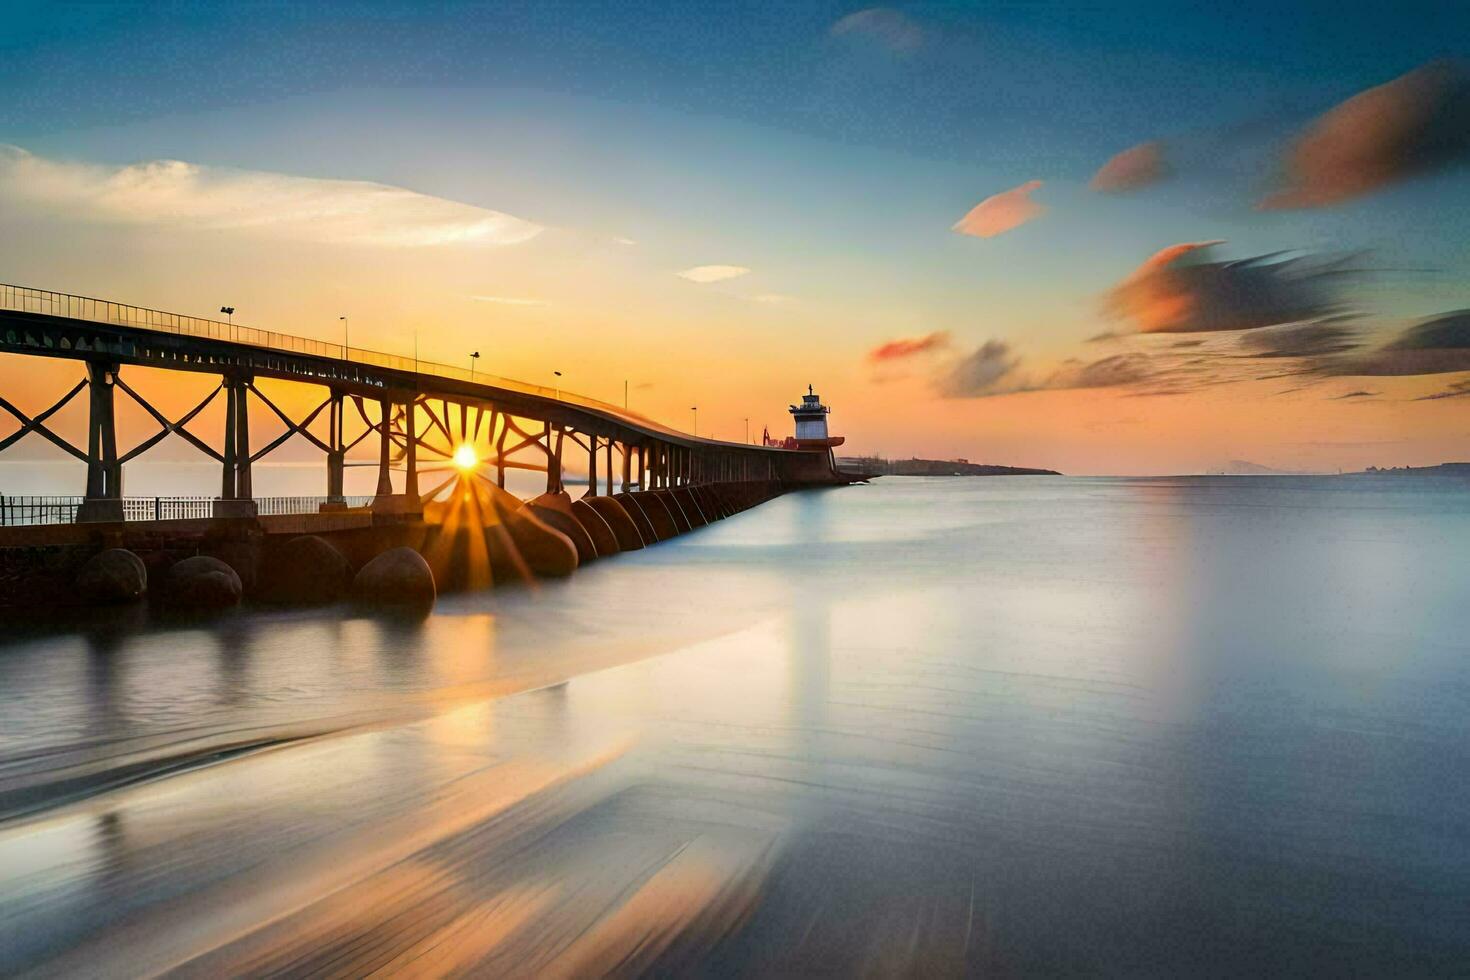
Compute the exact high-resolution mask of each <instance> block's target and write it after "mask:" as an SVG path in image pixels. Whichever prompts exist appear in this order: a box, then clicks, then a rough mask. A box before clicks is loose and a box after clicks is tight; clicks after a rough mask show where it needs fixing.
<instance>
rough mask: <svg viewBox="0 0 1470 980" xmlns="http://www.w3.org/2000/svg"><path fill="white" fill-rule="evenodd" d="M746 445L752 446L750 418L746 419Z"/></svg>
mask: <svg viewBox="0 0 1470 980" xmlns="http://www.w3.org/2000/svg"><path fill="white" fill-rule="evenodd" d="M745 444H746V445H747V446H748V445H750V416H746V418H745Z"/></svg>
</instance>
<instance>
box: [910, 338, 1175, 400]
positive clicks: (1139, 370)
mask: <svg viewBox="0 0 1470 980" xmlns="http://www.w3.org/2000/svg"><path fill="white" fill-rule="evenodd" d="M1155 376H1156V370H1155V366H1154V364H1153V362H1152V359H1151V358H1150V357H1149V356H1148V355H1146V354H1142V353H1139V352H1136V351H1130V352H1127V353H1123V354H1114V355H1112V356H1110V357H1104V358H1099V359H1097V360H1094V361H1071V362H1068V363H1066V364H1063V365H1061V366H1060V367H1058V368H1056V369H1055V370H1052V371H1050V372H1044V373H1036V372H1032V371H1028V370H1027V369H1026V368H1025V366H1024V363H1023V361H1022V359H1021V357H1020V356H1019V355H1017V354H1016V353H1015V352H1014V351H1013V350H1012V349H1011V346H1010V345H1009V344H1008V343H1006V342H1005V341H1003V340H988V341H986V342H985V343H984V344H981V345H980V346H979V347H977V348H976V349H975V350H974V351H972V352H971V353H969V354H966V355H964V356H963V357H960V358H958V359H957V360H955V361H954V362H953V363H951V364H950V365H949V366H948V367H947V368H946V369H945V370H944V371H943V372H942V373H941V374H940V375H939V376H938V377H937V378H936V380H935V389H936V390H937V391H938V393H939V394H940V395H941V396H943V397H945V398H989V397H993V396H996V395H1014V394H1020V393H1022V392H1028V391H1065V390H1072V389H1078V388H1116V387H1121V386H1124V385H1136V384H1139V383H1141V382H1144V381H1148V380H1150V379H1152V378H1154V377H1155Z"/></svg>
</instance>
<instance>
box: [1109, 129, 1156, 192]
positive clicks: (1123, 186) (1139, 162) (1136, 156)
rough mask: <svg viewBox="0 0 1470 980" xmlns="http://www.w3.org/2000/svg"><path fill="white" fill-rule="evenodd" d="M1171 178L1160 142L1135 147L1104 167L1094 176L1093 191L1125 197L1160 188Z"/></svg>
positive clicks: (1140, 144) (1120, 154) (1114, 158)
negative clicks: (1157, 184) (1162, 182)
mask: <svg viewBox="0 0 1470 980" xmlns="http://www.w3.org/2000/svg"><path fill="white" fill-rule="evenodd" d="M1167 176H1169V165H1168V164H1167V163H1165V162H1164V146H1163V144H1162V143H1160V142H1158V141H1157V140H1153V141H1150V142H1148V143H1139V144H1138V145H1137V146H1131V147H1129V148H1128V149H1126V150H1124V151H1123V152H1122V153H1119V154H1118V155H1117V156H1115V157H1113V158H1112V159H1111V160H1109V161H1108V162H1107V163H1105V164H1103V165H1102V167H1101V169H1099V170H1098V172H1097V173H1095V174H1093V175H1092V183H1091V184H1090V185H1089V186H1090V187H1091V188H1092V189H1093V190H1095V191H1100V192H1102V193H1105V194H1123V193H1127V192H1128V191H1136V190H1138V189H1139V188H1140V187H1147V186H1148V185H1150V184H1156V183H1158V182H1159V181H1161V180H1163V179H1164V178H1165V177H1167Z"/></svg>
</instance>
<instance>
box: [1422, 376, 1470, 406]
mask: <svg viewBox="0 0 1470 980" xmlns="http://www.w3.org/2000/svg"><path fill="white" fill-rule="evenodd" d="M1467 396H1470V380H1466V381H1456V382H1455V383H1454V384H1452V385H1450V386H1449V387H1448V388H1446V389H1445V390H1444V391H1438V392H1435V393H1434V394H1432V395H1425V396H1424V397H1422V398H1416V399H1415V401H1421V402H1433V401H1439V400H1440V399H1441V398H1465V397H1467Z"/></svg>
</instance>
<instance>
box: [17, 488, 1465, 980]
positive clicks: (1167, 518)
mask: <svg viewBox="0 0 1470 980" xmlns="http://www.w3.org/2000/svg"><path fill="white" fill-rule="evenodd" d="M1467 542H1470V485H1467V484H1466V483H1464V482H1457V481H1452V480H1442V481H1432V480H1431V481H1412V480H1408V479H1397V478H1383V479H1378V480H1367V479H1356V478H1313V479H1289V478H1220V479H1208V478H1199V479H1169V480H1102V479H1097V480H1092V479H1062V478H1005V479H998V478H992V479H927V480H926V479H911V478H910V479H905V478H884V479H882V480H879V481H877V482H875V483H874V484H873V485H872V486H865V487H853V488H846V489H841V490H830V491H809V492H804V493H797V494H791V495H788V496H786V497H783V498H780V499H778V500H776V501H773V502H771V503H768V504H765V505H763V506H761V507H759V508H757V509H755V510H753V511H749V512H747V513H745V514H743V515H740V516H738V517H736V518H733V519H731V520H727V521H725V522H722V523H720V524H717V525H715V526H712V527H709V528H706V529H703V530H700V531H697V532H695V533H692V534H689V535H686V536H684V537H682V538H679V539H676V540H675V541H673V542H669V543H666V544H663V545H659V546H657V547H655V548H651V549H648V550H645V551H642V552H638V553H632V554H626V555H620V556H618V557H616V558H613V559H609V560H605V561H601V562H599V563H596V564H594V565H591V566H589V567H587V568H584V569H582V570H580V571H579V572H578V574H577V575H576V576H575V577H574V578H573V579H571V580H570V581H568V582H563V583H553V584H547V585H544V586H542V587H540V588H538V589H536V590H525V589H517V590H506V591H502V592H498V593H485V594H477V595H459V596H449V597H443V598H441V600H440V603H439V605H438V607H437V608H436V610H435V612H434V613H433V615H431V616H430V617H429V618H428V619H426V620H424V621H422V622H404V621H400V620H392V619H377V618H370V617H364V616H362V615H359V614H357V613H354V612H352V611H350V610H347V609H329V610H317V611H311V612H276V611H259V610H255V611H243V612H241V613H239V614H237V615H234V616H231V617H228V618H226V619H224V620H220V621H218V622H215V623H212V624H209V625H200V624H197V623H196V624H179V623H172V624H171V623H167V622H154V623H149V622H147V621H146V617H143V618H141V619H138V620H136V621H128V620H127V618H126V617H123V618H121V619H118V618H112V617H104V618H98V619H97V620H95V621H88V622H80V623H71V624H67V625H66V626H65V627H62V628H51V627H46V628H28V629H27V630H26V631H25V632H24V633H22V632H21V630H20V629H19V628H17V627H15V626H14V625H13V624H12V626H11V627H10V629H9V630H8V632H9V634H10V635H9V637H8V639H6V640H5V641H4V645H3V646H0V739H3V741H0V808H3V809H4V810H5V811H6V812H8V813H9V814H10V817H9V819H8V820H6V821H5V822H3V823H0V972H5V973H9V972H14V971H16V970H21V969H25V968H34V969H41V970H43V971H49V972H53V973H58V974H68V973H70V974H74V973H78V972H84V973H91V974H102V975H137V974H140V973H146V972H153V971H157V970H161V969H165V968H169V967H178V968H181V969H182V970H183V971H184V972H185V973H189V974H194V975H201V976H205V975H208V976H216V975H222V974H225V973H234V972H241V971H257V972H270V971H285V972H288V973H304V972H324V973H331V974H352V975H360V974H362V973H365V972H368V971H370V970H373V969H383V970H392V971H408V970H412V971H415V972H429V973H455V972H475V973H481V974H488V975H506V974H509V975H525V974H531V973H535V974H538V975H542V974H551V975H586V974H587V973H591V972H605V971H607V970H612V969H615V968H616V969H617V970H619V971H622V972H639V971H642V970H654V971H675V972H688V973H700V974H712V975H730V974H734V975H747V976H766V975H772V974H777V975H781V974H786V975H789V974H792V973H813V972H818V973H837V974H843V975H846V974H851V973H855V972H865V973H879V974H890V973H923V974H926V975H928V974H941V975H943V974H958V973H966V972H969V973H1010V974H1055V973H1058V972H1063V971H1067V972H1072V971H1079V972H1080V971H1087V972H1103V973H1112V974H1126V975H1139V974H1155V975H1165V974H1167V975H1178V974H1179V973H1181V972H1189V973H1192V974H1201V973H1202V974H1232V975H1238V974H1242V973H1261V972H1265V971H1268V970H1270V971H1287V970H1289V971H1292V972H1313V973H1322V972H1345V971H1349V970H1352V971H1355V972H1358V973H1379V974H1381V973H1385V972H1390V971H1392V972H1398V973H1403V972H1430V971H1437V972H1454V971H1457V970H1459V969H1461V968H1463V964H1464V963H1465V962H1467V956H1470V806H1467V804H1470V782H1467V776H1470V641H1467V636H1470V601H1467V600H1470V554H1467V549H1466V543H1467Z"/></svg>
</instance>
